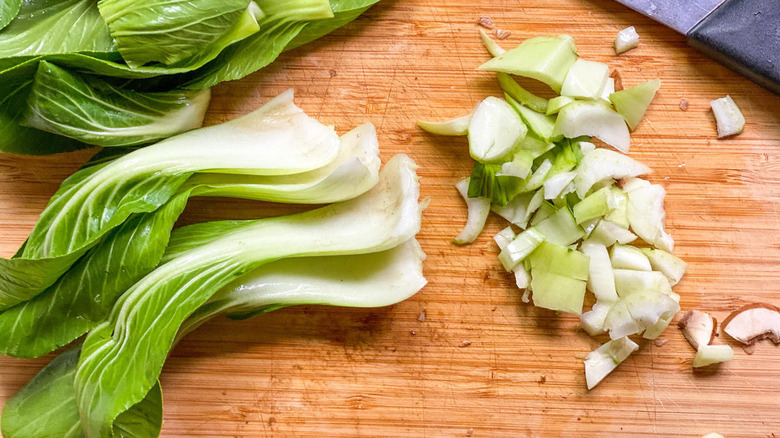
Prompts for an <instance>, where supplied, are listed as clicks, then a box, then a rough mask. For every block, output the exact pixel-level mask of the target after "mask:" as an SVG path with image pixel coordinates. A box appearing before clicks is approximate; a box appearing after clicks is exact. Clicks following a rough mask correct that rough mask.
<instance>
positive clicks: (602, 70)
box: [561, 59, 609, 99]
mask: <svg viewBox="0 0 780 438" xmlns="http://www.w3.org/2000/svg"><path fill="white" fill-rule="evenodd" d="M608 78H609V67H608V66H607V64H603V63H601V62H593V61H586V60H584V59H578V60H577V61H576V62H575V63H574V65H572V66H571V68H570V69H569V73H568V74H567V75H566V80H564V81H563V86H562V87H561V96H568V97H574V98H579V99H597V98H599V97H601V94H602V92H603V91H604V87H605V86H606V85H607V79H608Z"/></svg>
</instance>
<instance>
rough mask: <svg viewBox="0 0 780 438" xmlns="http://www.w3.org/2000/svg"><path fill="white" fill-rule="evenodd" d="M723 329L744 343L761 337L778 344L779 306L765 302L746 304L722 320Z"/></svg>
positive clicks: (751, 342) (779, 342)
mask: <svg viewBox="0 0 780 438" xmlns="http://www.w3.org/2000/svg"><path fill="white" fill-rule="evenodd" d="M723 331H724V332H726V333H727V334H728V335H729V336H731V337H732V338H734V339H736V340H738V341H739V342H742V343H743V344H745V345H753V344H755V343H756V342H758V341H760V340H762V339H771V340H772V342H774V343H775V344H780V308H778V307H777V306H774V305H772V304H767V303H751V304H746V305H744V306H742V307H741V308H739V309H737V310H735V311H733V312H731V314H729V316H728V317H727V318H726V320H725V321H723Z"/></svg>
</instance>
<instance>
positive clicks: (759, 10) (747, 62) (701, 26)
mask: <svg viewBox="0 0 780 438" xmlns="http://www.w3.org/2000/svg"><path fill="white" fill-rule="evenodd" d="M617 1H618V2H620V3H622V4H624V5H626V6H628V7H630V8H631V9H634V10H635V11H637V12H639V13H641V14H643V15H646V16H648V17H650V18H652V19H654V20H656V21H659V22H660V23H662V24H665V25H666V26H669V27H670V28H672V29H674V30H676V31H678V32H680V33H681V34H683V35H685V36H686V39H687V41H688V43H689V44H690V45H691V46H693V47H694V48H696V49H698V50H700V51H702V52H704V53H706V54H708V55H710V56H711V57H712V58H714V59H715V60H717V61H719V62H721V63H723V64H724V65H726V66H728V67H730V68H732V69H733V70H736V71H738V72H739V73H742V74H743V75H745V76H747V77H749V78H750V79H752V80H754V81H755V82H757V83H758V84H760V85H762V86H764V87H766V88H767V89H769V90H771V91H773V92H775V93H777V94H780V1H778V0H617Z"/></svg>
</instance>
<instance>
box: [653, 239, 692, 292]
mask: <svg viewBox="0 0 780 438" xmlns="http://www.w3.org/2000/svg"><path fill="white" fill-rule="evenodd" d="M642 252H643V253H645V255H646V256H647V258H648V259H649V260H650V266H652V267H653V269H654V270H656V271H660V272H662V273H663V274H664V275H666V278H668V279H669V284H670V285H672V286H674V285H676V284H677V283H679V282H680V280H682V277H683V275H685V269H686V268H687V267H688V264H687V263H685V262H684V261H683V260H682V259H681V258H679V257H677V256H675V255H673V254H670V253H668V252H666V251H664V250H661V249H654V248H642Z"/></svg>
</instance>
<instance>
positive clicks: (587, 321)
mask: <svg viewBox="0 0 780 438" xmlns="http://www.w3.org/2000/svg"><path fill="white" fill-rule="evenodd" d="M611 308H612V304H611V303H599V302H597V303H596V304H594V305H593V308H592V309H591V310H589V311H587V312H584V313H583V314H582V315H580V327H582V329H583V330H585V331H586V332H587V333H588V334H589V335H591V336H598V335H600V334H602V333H604V332H605V330H604V319H605V318H606V317H607V314H608V313H609V310H610V309H611Z"/></svg>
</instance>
